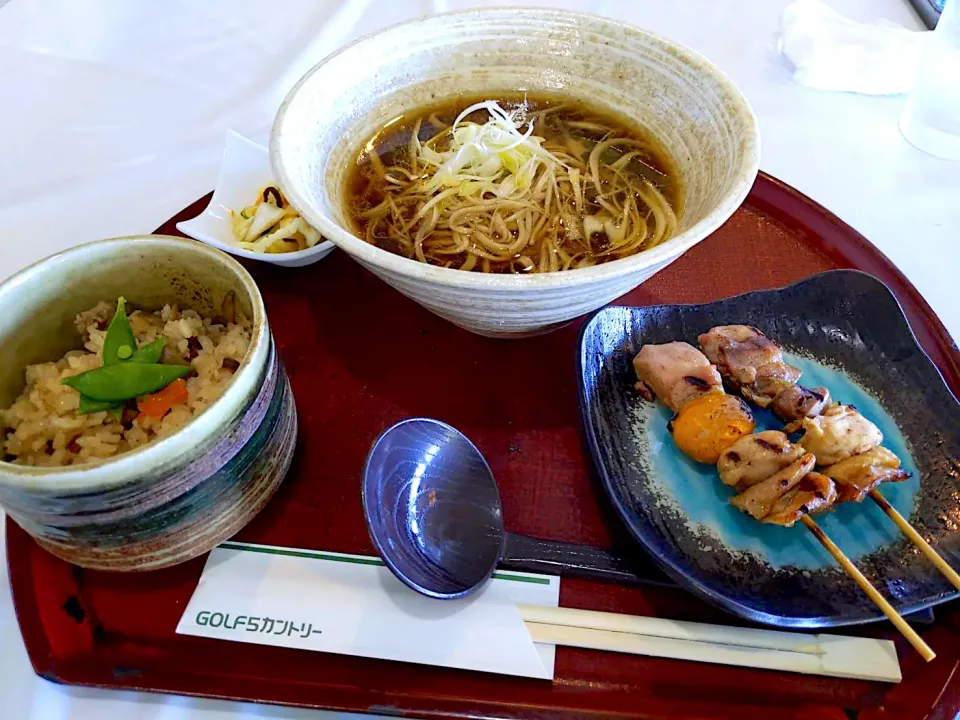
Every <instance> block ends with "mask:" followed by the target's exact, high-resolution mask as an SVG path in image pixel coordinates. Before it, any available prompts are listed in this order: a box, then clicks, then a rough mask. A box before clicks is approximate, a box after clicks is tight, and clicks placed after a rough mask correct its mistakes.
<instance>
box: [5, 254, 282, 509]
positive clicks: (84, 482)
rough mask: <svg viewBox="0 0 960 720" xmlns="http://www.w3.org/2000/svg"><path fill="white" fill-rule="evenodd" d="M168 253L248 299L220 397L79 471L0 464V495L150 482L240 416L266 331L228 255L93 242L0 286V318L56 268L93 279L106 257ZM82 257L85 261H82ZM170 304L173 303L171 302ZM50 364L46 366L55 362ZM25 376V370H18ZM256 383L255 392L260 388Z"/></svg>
mask: <svg viewBox="0 0 960 720" xmlns="http://www.w3.org/2000/svg"><path fill="white" fill-rule="evenodd" d="M145 243H146V244H149V245H152V246H153V247H161V248H164V247H165V248H167V249H169V250H170V251H171V253H173V254H191V253H192V254H195V255H203V256H206V257H207V258H208V259H210V260H213V261H214V262H215V263H218V264H219V265H221V266H222V268H223V270H224V271H225V272H227V273H231V274H232V275H234V276H235V277H236V279H237V280H239V282H240V284H241V286H242V287H243V289H244V290H245V291H246V292H247V293H248V295H249V297H250V300H251V303H250V304H251V307H252V309H253V317H252V318H251V319H250V322H251V327H250V344H249V345H248V347H247V352H246V354H245V355H244V356H243V360H242V361H241V363H240V366H239V367H238V368H237V370H236V372H235V373H234V375H233V378H232V379H231V381H230V383H229V384H228V385H227V387H226V389H225V390H224V392H223V394H222V395H220V397H218V398H217V399H216V400H214V401H213V402H212V403H211V404H210V405H208V406H207V407H206V408H204V409H203V410H202V411H201V412H199V413H197V414H196V415H194V416H193V417H191V418H190V420H188V421H187V422H186V423H184V424H183V425H181V426H180V427H178V428H177V429H176V430H174V431H173V432H172V433H170V434H169V435H165V436H164V437H162V438H159V439H156V440H151V441H150V442H147V443H145V444H143V445H141V446H139V447H136V448H133V449H131V450H127V451H126V452H123V453H121V454H119V455H116V456H113V457H110V458H104V459H100V460H91V461H89V462H85V463H82V464H79V465H66V466H57V467H38V466H32V465H19V464H17V463H12V462H5V461H3V460H2V459H0V489H2V488H3V486H6V487H7V488H9V489H16V490H28V491H29V490H42V491H50V490H56V491H70V492H76V491H83V490H107V489H110V488H113V487H116V486H119V485H124V484H127V483H130V482H137V481H138V480H139V479H141V478H142V479H146V480H149V479H150V478H151V475H150V474H149V473H150V470H151V469H153V468H159V467H162V466H165V465H174V464H175V463H176V462H177V460H178V459H183V458H188V457H191V456H193V455H194V453H193V452H192V450H193V449H194V448H196V447H197V446H198V444H200V443H202V442H203V441H204V440H205V439H206V438H208V437H210V436H211V435H213V434H214V433H216V432H217V431H218V430H219V429H220V428H221V427H222V426H223V424H224V423H225V422H226V421H228V420H230V419H232V418H234V417H236V416H237V415H239V413H240V411H241V410H242V408H243V405H244V401H245V398H246V397H247V395H248V387H249V385H250V383H251V380H250V378H252V376H255V375H258V374H259V373H260V372H261V371H262V370H263V369H264V367H265V364H266V359H267V356H268V354H269V350H270V331H269V325H268V322H267V314H266V309H265V307H264V304H263V297H262V296H261V295H260V290H259V289H258V288H257V284H256V282H255V281H254V279H253V277H251V275H250V273H249V272H247V270H246V269H245V268H244V267H243V266H242V265H240V263H238V262H237V261H236V260H234V259H233V258H232V257H230V256H229V255H228V254H227V253H224V252H222V251H221V250H217V249H216V248H213V247H210V246H208V245H204V244H203V243H199V242H196V241H193V240H188V239H186V238H180V237H175V236H172V235H125V236H121V237H113V238H106V239H103V240H94V241H92V242H88V243H83V244H81V245H76V246H74V247H72V248H69V249H67V250H64V251H61V252H59V253H56V254H54V255H50V256H48V257H46V258H43V259H41V260H38V261H37V262H35V263H33V264H32V265H29V266H27V267H26V268H24V269H23V270H21V271H20V272H18V273H16V274H15V275H12V276H11V277H10V278H8V279H7V280H6V281H4V282H3V283H2V284H0V312H2V311H3V308H4V307H6V306H7V305H8V304H9V303H11V302H13V300H12V297H14V298H15V296H16V293H17V292H18V291H19V290H20V288H21V287H22V286H23V285H25V284H27V283H30V282H32V281H35V280H36V279H37V277H38V276H41V275H45V274H47V273H50V272H52V271H53V270H54V269H55V268H56V267H57V266H59V265H64V264H70V265H71V266H72V267H74V268H76V267H81V268H90V270H89V272H90V274H91V275H95V274H96V267H95V266H96V261H97V260H98V259H99V258H100V257H101V256H102V255H103V254H105V253H110V252H111V251H112V252H122V250H123V248H130V249H137V248H143V247H144V244H145ZM84 256H87V257H84ZM170 302H171V303H172V302H177V300H176V298H175V297H171V300H170ZM60 359H62V358H55V359H53V360H48V361H46V362H56V361H57V360H60ZM23 370H24V371H25V370H26V368H24V369H23ZM259 385H260V383H259V382H257V383H256V386H257V387H259Z"/></svg>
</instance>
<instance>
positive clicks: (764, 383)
mask: <svg viewBox="0 0 960 720" xmlns="http://www.w3.org/2000/svg"><path fill="white" fill-rule="evenodd" d="M698 341H699V342H700V347H701V348H703V351H704V353H706V355H707V357H708V358H709V359H710V362H712V363H713V364H715V365H716V366H717V368H718V369H719V370H720V374H721V375H722V376H723V379H724V380H725V381H726V382H727V383H728V384H729V385H730V386H731V387H732V388H734V389H735V390H736V391H737V392H739V393H740V394H741V395H743V396H744V397H745V398H746V399H747V400H749V401H750V402H752V403H753V404H755V405H757V406H758V407H762V408H766V407H770V409H771V410H772V411H773V412H774V414H775V415H776V416H777V417H778V418H780V419H781V420H783V421H784V422H790V421H791V420H796V419H797V418H801V417H814V416H816V415H818V414H819V413H820V411H822V410H823V408H824V407H826V406H827V404H828V403H829V402H830V394H829V393H828V392H827V389H826V388H822V387H817V388H813V389H812V390H809V389H807V388H804V387H802V386H800V385H797V380H799V379H800V370H799V369H798V368H795V367H794V366H793V365H790V364H788V363H786V362H784V361H783V351H782V350H781V349H780V346H779V345H777V344H776V343H775V342H773V341H772V340H771V339H770V338H768V337H767V336H766V335H764V334H763V333H762V332H760V331H759V330H757V329H756V328H755V327H753V326H751V325H718V326H717V327H713V328H710V330H708V331H707V332H705V333H703V334H702V335H701V336H700V337H699V338H698Z"/></svg>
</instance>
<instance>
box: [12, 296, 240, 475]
mask: <svg viewBox="0 0 960 720" xmlns="http://www.w3.org/2000/svg"><path fill="white" fill-rule="evenodd" d="M116 308H117V303H107V302H100V303H98V304H97V306H96V307H94V308H92V309H91V310H88V311H86V312H82V313H80V314H79V315H77V318H76V321H75V324H76V328H77V331H78V332H79V333H80V335H81V336H82V338H83V346H84V350H71V351H70V352H68V353H67V354H66V355H64V356H63V358H61V359H60V360H57V361H56V362H46V363H40V364H38V365H29V366H28V367H27V369H26V387H25V388H24V391H23V393H22V394H21V395H20V397H18V398H17V399H16V401H15V402H14V403H13V405H11V406H10V407H9V408H7V409H5V410H0V450H2V459H3V460H4V461H6V462H16V463H20V464H23V465H42V466H56V465H76V464H80V463H86V462H90V461H93V460H98V459H101V458H108V457H112V456H114V455H119V454H120V453H123V452H126V451H128V450H131V449H133V448H136V447H140V446H141V445H144V444H146V443H148V442H150V441H152V440H155V439H156V438H158V437H163V436H164V435H167V434H169V433H171V432H173V431H174V430H176V429H177V428H179V427H180V426H181V425H183V424H184V423H186V422H187V421H189V420H190V419H191V418H193V417H194V416H195V415H197V414H198V413H200V412H203V410H204V409H206V408H207V406H209V405H210V404H211V403H212V402H213V401H214V400H216V399H217V398H218V397H220V395H221V394H222V393H223V391H224V389H225V388H226V387H227V385H228V384H229V383H230V380H231V379H232V378H233V373H234V372H235V371H236V369H237V368H238V367H239V365H240V362H241V361H242V360H243V357H244V355H246V352H247V347H248V346H249V344H250V325H249V323H248V322H246V321H245V320H244V319H243V318H234V319H238V322H228V321H226V320H223V319H219V320H216V321H215V320H212V319H210V318H206V317H201V316H200V315H199V314H197V313H196V312H194V311H193V310H180V309H179V308H178V307H177V306H176V305H173V306H171V305H165V306H164V307H163V309H162V310H160V311H157V312H145V311H142V310H135V311H133V312H132V313H130V315H129V323H130V327H131V329H132V330H133V333H134V336H135V337H136V339H137V342H138V345H140V346H143V345H145V344H146V343H149V342H152V341H153V340H155V339H156V338H158V337H163V338H164V350H163V356H162V358H161V360H160V362H161V363H165V364H186V363H189V364H190V365H191V366H192V371H191V372H190V374H189V375H188V376H187V377H186V391H187V392H186V395H187V400H186V402H183V403H180V404H176V405H173V406H172V407H170V409H169V410H167V411H166V412H165V414H164V415H163V416H162V417H155V416H150V415H147V414H145V413H143V412H140V411H139V410H138V406H137V401H134V400H131V401H128V402H127V403H126V406H125V407H124V409H123V412H122V414H121V413H119V412H118V413H116V414H111V413H109V412H92V413H89V414H85V415H81V414H78V413H77V409H78V407H79V403H80V394H79V393H78V392H77V391H76V390H74V389H73V388H70V387H67V386H66V385H63V384H62V383H61V381H62V380H63V379H64V378H66V377H70V376H72V375H78V374H79V373H82V372H85V371H88V370H93V369H95V368H99V367H100V366H101V364H102V361H101V357H102V352H103V343H104V338H105V336H106V329H107V327H108V325H109V323H110V319H111V318H112V317H113V315H114V312H115V311H116ZM117 415H119V418H118V417H117Z"/></svg>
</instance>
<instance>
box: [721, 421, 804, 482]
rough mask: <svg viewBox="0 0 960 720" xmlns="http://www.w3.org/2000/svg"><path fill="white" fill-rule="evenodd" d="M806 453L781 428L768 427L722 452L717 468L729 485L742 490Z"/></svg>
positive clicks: (741, 439)
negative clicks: (779, 429)
mask: <svg viewBox="0 0 960 720" xmlns="http://www.w3.org/2000/svg"><path fill="white" fill-rule="evenodd" d="M804 454H805V452H804V449H803V448H802V447H800V446H799V445H795V444H793V443H791V442H790V441H789V440H788V439H787V436H786V435H784V434H783V433H782V432H779V431H777V430H764V431H762V432H758V433H756V434H754V435H747V436H746V437H743V438H740V439H739V440H737V442H735V443H734V444H733V445H731V446H730V447H729V448H727V449H726V450H725V451H724V452H723V454H721V455H720V460H719V461H718V462H717V472H719V473H720V479H721V480H722V481H723V483H724V484H725V485H730V486H732V487H735V488H736V489H737V490H738V491H739V492H743V491H744V490H746V489H747V488H749V487H751V486H753V485H756V484H757V483H758V482H760V481H762V480H766V479H767V478H768V477H770V476H771V475H773V474H775V473H778V472H780V471H781V470H783V468H785V467H786V466H787V465H790V464H791V463H793V462H796V461H797V460H799V459H800V458H801V457H803V455H804Z"/></svg>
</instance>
